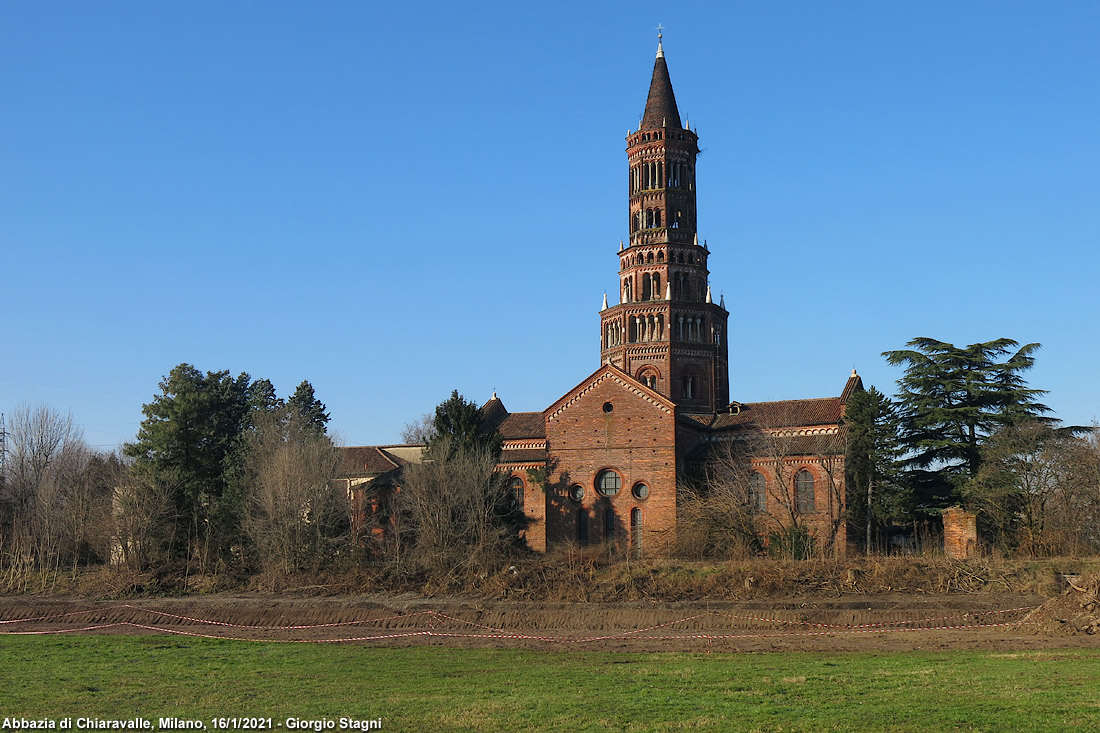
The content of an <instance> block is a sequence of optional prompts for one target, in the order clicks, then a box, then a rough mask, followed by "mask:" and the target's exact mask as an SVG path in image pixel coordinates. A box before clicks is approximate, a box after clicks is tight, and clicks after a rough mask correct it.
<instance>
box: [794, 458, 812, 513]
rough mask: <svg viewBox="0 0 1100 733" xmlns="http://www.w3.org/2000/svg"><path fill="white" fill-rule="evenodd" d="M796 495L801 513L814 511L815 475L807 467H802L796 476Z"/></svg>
mask: <svg viewBox="0 0 1100 733" xmlns="http://www.w3.org/2000/svg"><path fill="white" fill-rule="evenodd" d="M794 495H795V502H796V504H797V508H798V512H799V514H812V513H813V512H814V510H815V504H814V477H813V474H812V473H810V472H809V471H807V470H806V469H802V470H801V471H799V472H798V475H797V476H795V477H794Z"/></svg>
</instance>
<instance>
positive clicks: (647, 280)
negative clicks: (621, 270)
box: [642, 272, 653, 300]
mask: <svg viewBox="0 0 1100 733" xmlns="http://www.w3.org/2000/svg"><path fill="white" fill-rule="evenodd" d="M652 297H653V280H652V278H651V277H650V275H649V273H648V272H647V273H645V274H644V275H642V300H649V299H650V298H652Z"/></svg>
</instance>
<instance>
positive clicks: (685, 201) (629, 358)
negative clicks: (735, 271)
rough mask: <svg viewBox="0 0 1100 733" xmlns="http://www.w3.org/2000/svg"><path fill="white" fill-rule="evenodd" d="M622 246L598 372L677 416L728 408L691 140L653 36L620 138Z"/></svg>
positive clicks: (723, 347) (720, 311)
mask: <svg viewBox="0 0 1100 733" xmlns="http://www.w3.org/2000/svg"><path fill="white" fill-rule="evenodd" d="M626 144H627V148H626V155H627V160H628V163H629V166H628V173H627V196H628V202H629V203H628V209H627V211H628V217H629V218H628V222H629V230H630V237H629V245H627V246H622V245H620V249H619V304H618V305H615V306H611V307H607V306H605V307H604V309H603V310H602V311H601V312H600V322H601V336H600V345H601V349H600V355H601V361H602V363H610V364H614V365H615V366H617V367H619V368H620V369H622V370H623V371H625V372H627V373H628V374H630V375H631V376H633V377H635V378H636V379H638V380H639V381H640V382H643V383H644V384H646V385H648V386H650V387H652V388H653V389H655V390H657V391H658V392H660V393H661V394H663V395H665V396H667V397H669V398H670V399H671V400H673V401H674V402H675V403H676V405H677V407H680V408H682V409H683V410H684V411H685V412H716V411H717V410H719V409H721V408H724V407H725V406H726V405H728V404H729V358H728V349H727V343H728V339H727V333H726V322H727V318H728V316H729V313H727V311H726V309H725V307H724V305H723V304H715V303H714V302H713V300H712V297H711V290H710V285H709V282H708V279H709V275H710V271H709V270H708V269H707V257H708V256H709V255H710V252H709V250H708V249H707V247H706V246H700V245H699V236H698V234H697V233H696V208H695V202H696V196H695V193H696V188H695V162H696V157H697V156H698V154H699V136H698V135H696V134H695V133H694V132H692V131H691V129H689V128H685V127H683V126H682V124H681V120H680V112H679V110H678V109H677V107H676V97H675V95H674V94H673V91H672V81H671V80H670V78H669V75H668V65H667V63H666V62H665V53H664V48H663V43H662V38H661V36H660V35H658V37H657V59H656V61H655V62H654V64H653V78H652V80H651V81H650V85H649V97H648V98H647V99H646V106H645V114H644V115H643V117H642V121H641V124H640V126H639V129H638V130H637V131H636V132H629V133H628V134H627V138H626Z"/></svg>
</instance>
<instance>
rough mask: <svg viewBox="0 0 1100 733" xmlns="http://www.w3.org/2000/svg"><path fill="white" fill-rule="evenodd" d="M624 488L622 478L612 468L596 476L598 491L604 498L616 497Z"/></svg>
mask: <svg viewBox="0 0 1100 733" xmlns="http://www.w3.org/2000/svg"><path fill="white" fill-rule="evenodd" d="M622 487H623V480H622V478H621V477H620V476H619V474H617V473H615V472H614V471H612V470H611V469H610V468H609V469H606V470H604V471H600V472H599V474H597V475H596V491H598V492H600V493H601V494H603V495H604V496H614V495H615V494H617V493H619V489H621V488H622Z"/></svg>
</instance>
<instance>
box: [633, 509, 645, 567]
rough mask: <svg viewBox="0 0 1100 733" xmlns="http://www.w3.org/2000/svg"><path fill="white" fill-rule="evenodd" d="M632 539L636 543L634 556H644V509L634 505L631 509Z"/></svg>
mask: <svg viewBox="0 0 1100 733" xmlns="http://www.w3.org/2000/svg"><path fill="white" fill-rule="evenodd" d="M630 541H631V542H632V543H634V556H635V557H641V556H642V510H641V509H639V508H638V507H634V508H633V509H632V510H631V511H630Z"/></svg>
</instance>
